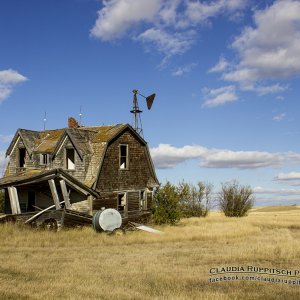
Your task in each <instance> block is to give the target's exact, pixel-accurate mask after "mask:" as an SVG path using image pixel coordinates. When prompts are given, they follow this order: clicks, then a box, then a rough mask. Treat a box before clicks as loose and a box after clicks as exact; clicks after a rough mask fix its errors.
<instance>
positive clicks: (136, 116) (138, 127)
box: [130, 90, 156, 137]
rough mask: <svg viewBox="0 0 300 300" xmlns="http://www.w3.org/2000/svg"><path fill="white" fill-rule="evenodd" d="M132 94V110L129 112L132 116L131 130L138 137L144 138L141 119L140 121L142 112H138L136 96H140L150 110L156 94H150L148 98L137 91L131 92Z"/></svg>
mask: <svg viewBox="0 0 300 300" xmlns="http://www.w3.org/2000/svg"><path fill="white" fill-rule="evenodd" d="M132 92H133V108H132V110H131V111H130V112H131V113H132V116H133V128H134V130H135V131H136V132H137V133H138V134H139V135H141V136H142V137H144V134H143V126H142V119H141V113H142V112H143V111H142V110H140V108H139V103H138V98H137V95H140V96H142V97H143V98H145V99H146V102H147V107H148V110H150V109H151V107H152V104H153V101H154V98H155V96H156V94H152V95H150V96H148V97H145V96H143V95H142V94H140V93H139V91H138V90H133V91H132Z"/></svg>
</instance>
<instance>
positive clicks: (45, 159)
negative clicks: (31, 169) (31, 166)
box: [40, 153, 49, 165]
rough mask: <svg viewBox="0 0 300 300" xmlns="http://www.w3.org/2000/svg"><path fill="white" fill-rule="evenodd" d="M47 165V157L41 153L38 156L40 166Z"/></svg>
mask: <svg viewBox="0 0 300 300" xmlns="http://www.w3.org/2000/svg"><path fill="white" fill-rule="evenodd" d="M48 163H49V155H48V154H45V153H42V154H41V155H40V165H48Z"/></svg>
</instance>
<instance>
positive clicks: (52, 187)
mask: <svg viewBox="0 0 300 300" xmlns="http://www.w3.org/2000/svg"><path fill="white" fill-rule="evenodd" d="M48 183H49V186H50V190H51V194H52V199H53V201H54V204H55V208H56V209H60V208H61V207H60V204H59V198H58V193H57V189H56V185H55V181H54V179H50V180H48Z"/></svg>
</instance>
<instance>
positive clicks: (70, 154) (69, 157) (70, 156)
mask: <svg viewBox="0 0 300 300" xmlns="http://www.w3.org/2000/svg"><path fill="white" fill-rule="evenodd" d="M66 167H67V169H68V170H75V150H74V149H66Z"/></svg>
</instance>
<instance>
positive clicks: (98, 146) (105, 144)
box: [0, 118, 159, 220]
mask: <svg viewBox="0 0 300 300" xmlns="http://www.w3.org/2000/svg"><path fill="white" fill-rule="evenodd" d="M6 155H7V156H8V157H9V162H8V165H7V167H6V170H5V173H4V176H3V178H1V179H0V189H4V190H5V213H6V214H25V213H29V212H36V211H38V210H43V209H45V208H47V207H49V206H51V205H53V206H55V208H56V209H57V210H59V209H61V208H62V207H65V208H66V209H71V210H73V211H74V210H75V211H79V212H83V213H86V214H90V215H92V214H93V211H94V212H95V211H97V210H100V209H102V208H115V209H117V210H118V211H119V212H120V213H121V215H122V218H124V219H128V220H129V219H130V218H136V217H137V216H138V217H141V216H145V215H149V213H150V212H151V203H152V198H153V189H154V188H155V187H157V186H158V184H159V183H158V180H157V177H156V174H155V169H154V166H153V163H152V159H151V156H150V153H149V149H148V146H147V143H146V142H145V140H144V139H143V138H142V137H141V136H140V135H139V134H138V133H137V132H136V131H135V130H134V129H133V128H132V127H131V126H130V125H128V124H118V125H112V126H92V127H90V126H88V127H85V126H78V123H77V121H76V120H75V119H74V118H69V120H68V128H63V129H57V130H44V131H32V130H25V129H19V130H17V132H16V134H15V136H14V138H13V140H12V142H11V144H10V145H9V147H8V149H7V152H6Z"/></svg>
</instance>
